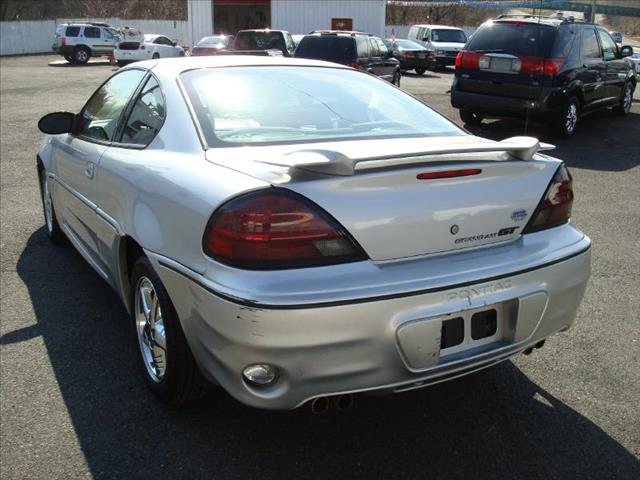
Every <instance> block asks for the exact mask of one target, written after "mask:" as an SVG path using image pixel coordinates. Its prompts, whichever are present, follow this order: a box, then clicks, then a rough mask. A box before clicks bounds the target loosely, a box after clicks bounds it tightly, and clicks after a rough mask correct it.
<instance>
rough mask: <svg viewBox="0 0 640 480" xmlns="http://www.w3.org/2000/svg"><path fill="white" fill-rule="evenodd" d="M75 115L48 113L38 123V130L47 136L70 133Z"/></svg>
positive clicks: (69, 113)
mask: <svg viewBox="0 0 640 480" xmlns="http://www.w3.org/2000/svg"><path fill="white" fill-rule="evenodd" d="M75 118H76V115H75V113H71V112H54V113H49V114H47V115H45V116H44V117H42V118H41V119H40V120H39V121H38V129H39V130H40V131H41V132H42V133H46V134H47V135H60V134H61V133H71V132H72V131H73V124H74V121H75Z"/></svg>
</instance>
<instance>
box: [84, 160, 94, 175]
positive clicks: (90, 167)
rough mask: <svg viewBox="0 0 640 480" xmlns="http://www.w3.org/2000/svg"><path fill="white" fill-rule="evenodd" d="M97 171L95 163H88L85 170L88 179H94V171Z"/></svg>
mask: <svg viewBox="0 0 640 480" xmlns="http://www.w3.org/2000/svg"><path fill="white" fill-rule="evenodd" d="M94 169H95V164H94V163H93V162H87V166H86V167H85V169H84V174H85V176H86V177H87V178H90V179H91V178H93V171H94Z"/></svg>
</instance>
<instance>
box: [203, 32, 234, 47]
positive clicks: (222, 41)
mask: <svg viewBox="0 0 640 480" xmlns="http://www.w3.org/2000/svg"><path fill="white" fill-rule="evenodd" d="M230 39H231V37H227V36H225V35H215V36H213V37H204V38H203V39H202V40H200V41H199V42H198V45H222V46H223V47H226V46H228V45H229V40H230Z"/></svg>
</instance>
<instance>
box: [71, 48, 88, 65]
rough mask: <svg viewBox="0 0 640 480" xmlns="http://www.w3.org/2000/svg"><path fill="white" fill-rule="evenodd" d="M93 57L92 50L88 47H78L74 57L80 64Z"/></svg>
mask: <svg viewBox="0 0 640 480" xmlns="http://www.w3.org/2000/svg"><path fill="white" fill-rule="evenodd" d="M90 58H91V50H89V49H88V48H87V47H76V49H75V50H74V51H73V59H74V61H75V63H77V64H78V65H84V64H85V63H87V62H88V61H89V59H90Z"/></svg>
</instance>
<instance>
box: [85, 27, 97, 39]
mask: <svg viewBox="0 0 640 480" xmlns="http://www.w3.org/2000/svg"><path fill="white" fill-rule="evenodd" d="M84 36H85V37H87V38H100V29H99V28H98V27H84Z"/></svg>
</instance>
